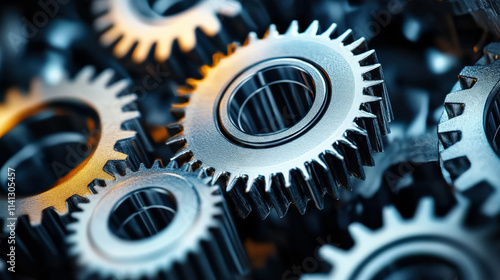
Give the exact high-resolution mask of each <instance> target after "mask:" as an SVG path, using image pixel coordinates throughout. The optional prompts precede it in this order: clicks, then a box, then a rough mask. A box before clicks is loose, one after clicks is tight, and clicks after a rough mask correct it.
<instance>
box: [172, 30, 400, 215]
mask: <svg viewBox="0 0 500 280" xmlns="http://www.w3.org/2000/svg"><path fill="white" fill-rule="evenodd" d="M335 27H336V26H335V25H332V26H331V27H330V28H329V29H328V30H327V31H326V32H324V33H323V34H321V35H317V34H318V22H317V21H315V22H313V23H312V24H311V25H310V27H309V28H308V29H307V30H306V31H305V32H304V33H299V32H298V23H297V22H293V23H292V25H291V26H290V28H289V30H288V31H287V32H286V34H284V35H280V34H279V33H278V32H277V31H276V27H275V26H274V25H272V26H271V28H270V29H269V31H268V32H267V35H266V36H265V37H264V38H263V39H260V40H259V39H258V38H257V35H256V34H255V33H251V34H250V35H249V37H248V39H247V41H246V43H245V45H244V46H243V47H236V46H235V45H231V46H230V48H229V54H228V55H227V56H226V57H224V56H223V55H222V54H221V55H218V56H215V59H214V60H215V61H214V66H212V67H209V66H204V67H203V68H202V69H201V72H202V73H203V75H204V79H202V80H188V84H189V85H190V86H191V87H192V89H188V90H186V91H182V92H180V94H181V98H182V97H188V98H186V99H188V100H187V101H186V103H183V104H177V105H174V106H173V108H172V112H173V114H174V115H175V116H177V118H179V122H178V123H176V124H173V125H171V126H169V130H170V134H171V135H175V136H174V137H173V138H172V139H170V140H169V141H168V143H167V144H168V145H170V146H172V147H173V148H174V149H176V150H178V152H177V154H176V155H175V156H174V157H173V160H175V161H177V162H178V163H179V165H183V164H188V165H191V166H193V169H196V168H202V169H205V170H207V169H208V170H211V171H214V177H213V182H218V181H219V180H220V179H222V180H223V181H225V182H226V183H227V184H226V186H227V189H226V192H227V194H228V196H229V198H230V200H231V201H232V203H233V204H234V205H235V207H236V210H237V212H238V214H239V215H240V216H242V217H245V216H247V215H248V214H249V213H250V212H251V211H252V209H253V210H256V211H258V212H257V213H258V215H260V217H262V218H265V217H266V216H267V215H268V214H269V212H270V209H271V208H273V207H274V208H275V209H276V211H277V213H278V214H279V215H280V216H283V215H285V214H286V211H287V209H288V206H289V205H290V204H291V203H294V204H295V205H296V206H297V208H298V210H299V211H300V212H301V213H304V211H305V209H306V205H307V201H308V200H313V201H314V203H315V204H316V206H317V207H318V208H322V206H323V195H324V193H325V192H329V193H330V194H332V195H333V196H334V197H338V196H339V190H338V186H339V185H340V186H342V187H345V188H347V189H350V184H349V177H350V176H351V175H354V176H356V177H358V178H363V177H364V173H363V167H362V165H372V164H373V158H372V152H373V151H382V149H383V144H382V135H385V134H387V133H388V130H389V129H388V126H387V123H388V122H389V121H390V120H391V119H392V111H391V107H390V104H389V100H388V97H387V93H386V90H385V86H384V84H383V80H382V73H381V69H380V65H379V64H378V63H376V61H377V59H376V56H375V54H374V51H367V50H366V46H365V44H364V40H363V39H362V38H361V39H359V40H356V41H354V39H353V37H352V35H351V31H350V30H349V31H347V32H345V33H344V34H342V35H340V36H338V37H336V38H335V39H331V36H333V35H334V31H335ZM325 54H328V56H326V55H325ZM325 57H328V60H325ZM332 65H334V67H332ZM309 69H312V70H309ZM240 73H243V74H240ZM247 73H254V74H249V75H247ZM228 75H232V76H228ZM245 75H247V76H245ZM221 77H227V78H224V79H221ZM260 79H264V80H260ZM265 79H269V80H270V81H268V83H266V81H265ZM240 80H241V81H242V83H240V84H239V85H238V84H234V82H230V83H229V82H228V81H236V82H238V81H240ZM280 83H281V84H280ZM274 86H279V87H281V86H290V87H291V88H288V89H289V92H290V95H287V94H283V97H282V99H281V101H279V102H281V103H280V104H281V105H283V110H281V108H278V109H277V110H274V111H273V112H272V114H274V115H269V117H268V118H266V117H267V116H265V117H264V118H260V119H259V118H255V116H253V115H252V114H253V113H252V112H256V110H247V111H245V112H243V111H244V109H246V107H245V106H247V105H248V104H249V103H252V104H253V105H254V106H255V104H256V103H255V102H253V101H252V102H248V100H249V99H251V98H253V97H254V96H257V95H258V94H256V93H259V90H262V89H264V91H265V92H267V93H269V92H270V93H269V94H271V95H273V94H274V93H273V92H272V90H271V87H274ZM264 91H261V92H264ZM277 92H278V93H280V90H278V91H277ZM226 93H227V94H230V96H229V97H227V96H226ZM282 93H284V92H282ZM300 94H302V95H300ZM311 95H312V97H311ZM241 96H243V98H240V97H241ZM276 96H277V95H275V96H272V98H275V99H274V101H276V102H278V98H279V97H276ZM261 97H262V96H261ZM293 98H298V99H296V100H291V99H293ZM283 99H284V100H285V101H283ZM297 100H298V101H297ZM252 104H251V105H252ZM290 104H292V105H290ZM226 105H227V106H226ZM233 105H234V106H233ZM274 105H276V103H275V104H274ZM294 105H295V106H297V107H293V106H294ZM308 105H310V106H309V108H306V106H308ZM257 106H261V107H259V108H257V109H259V110H261V109H262V110H266V109H265V108H264V106H272V102H269V103H267V104H258V105H257ZM277 107H278V106H275V108H277ZM235 108H236V109H235ZM268 108H270V107H268ZM281 111H283V114H281ZM285 111H286V112H285ZM242 112H243V113H242ZM276 112H278V113H276ZM311 112H314V113H312V114H311ZM267 113H269V111H267ZM241 114H244V115H245V116H244V117H245V118H246V119H251V120H252V121H253V122H252V121H245V123H246V126H245V127H242V126H240V125H238V123H239V117H234V116H238V115H240V116H241ZM287 114H288V115H287ZM235 118H236V119H237V120H236V121H235V120H234V119H235ZM335 119H337V120H338V119H340V120H342V121H341V122H338V123H333V122H332V121H331V120H335ZM274 121H276V122H275V123H274V124H273V123H271V122H274ZM259 122H260V123H259ZM262 124H264V125H262ZM266 125H268V126H267V127H266ZM256 127H257V129H256ZM235 131H236V132H237V133H234V132H235ZM325 131H331V133H325ZM176 134H177V135H176ZM311 143H313V144H311ZM289 151H294V153H293V154H291V153H289ZM235 156H237V158H236V157H235ZM241 159H244V161H242V160H241Z"/></svg>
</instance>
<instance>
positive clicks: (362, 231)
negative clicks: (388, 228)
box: [349, 223, 371, 244]
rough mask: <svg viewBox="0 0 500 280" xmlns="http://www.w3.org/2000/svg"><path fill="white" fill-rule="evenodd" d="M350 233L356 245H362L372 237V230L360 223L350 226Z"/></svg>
mask: <svg viewBox="0 0 500 280" xmlns="http://www.w3.org/2000/svg"><path fill="white" fill-rule="evenodd" d="M349 233H350V234H351V237H352V239H353V240H354V243H358V244H359V243H362V242H363V240H364V239H366V238H368V237H369V236H370V233H371V232H370V230H369V229H368V228H367V227H365V226H364V225H362V224H360V223H352V224H350V225H349Z"/></svg>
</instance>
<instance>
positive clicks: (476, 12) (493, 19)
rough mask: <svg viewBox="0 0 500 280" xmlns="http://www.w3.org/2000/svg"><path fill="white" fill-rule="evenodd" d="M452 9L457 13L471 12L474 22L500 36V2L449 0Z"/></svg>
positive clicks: (492, 0)
mask: <svg viewBox="0 0 500 280" xmlns="http://www.w3.org/2000/svg"><path fill="white" fill-rule="evenodd" d="M449 1H450V2H451V3H452V5H453V11H454V12H455V13H456V14H458V15H462V14H472V16H473V17H474V19H475V20H476V22H477V23H478V24H479V25H480V26H481V27H483V28H484V29H486V30H488V31H489V32H491V33H493V34H495V36H496V37H497V38H498V37H500V3H498V1H495V0H449Z"/></svg>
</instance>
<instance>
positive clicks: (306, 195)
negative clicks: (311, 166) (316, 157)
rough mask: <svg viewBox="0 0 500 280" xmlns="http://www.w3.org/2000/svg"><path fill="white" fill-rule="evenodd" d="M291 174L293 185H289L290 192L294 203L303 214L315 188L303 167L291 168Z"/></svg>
mask: <svg viewBox="0 0 500 280" xmlns="http://www.w3.org/2000/svg"><path fill="white" fill-rule="evenodd" d="M290 175H291V185H290V186H289V187H288V193H289V196H290V198H291V199H292V203H293V204H294V205H295V206H296V207H297V210H299V213H300V214H301V215H302V214H304V213H305V211H306V207H307V202H308V200H309V199H311V198H312V191H313V190H312V188H311V186H310V183H309V182H308V181H307V180H306V178H305V177H304V172H303V171H302V170H301V169H293V170H291V171H290Z"/></svg>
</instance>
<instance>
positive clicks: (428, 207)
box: [415, 197, 434, 221]
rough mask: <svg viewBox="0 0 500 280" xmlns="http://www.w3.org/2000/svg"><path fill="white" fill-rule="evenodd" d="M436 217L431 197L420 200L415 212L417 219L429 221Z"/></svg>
mask: <svg viewBox="0 0 500 280" xmlns="http://www.w3.org/2000/svg"><path fill="white" fill-rule="evenodd" d="M433 216H434V200H433V199H432V198H430V197H424V198H422V199H421V200H420V203H419V204H418V207H417V210H416V212H415V219H417V220H421V221H427V220H429V217H433Z"/></svg>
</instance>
